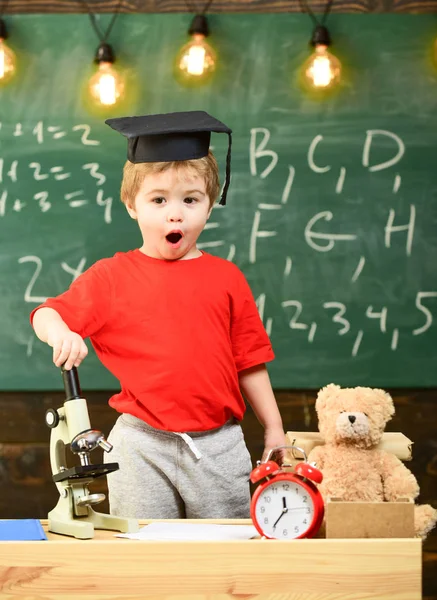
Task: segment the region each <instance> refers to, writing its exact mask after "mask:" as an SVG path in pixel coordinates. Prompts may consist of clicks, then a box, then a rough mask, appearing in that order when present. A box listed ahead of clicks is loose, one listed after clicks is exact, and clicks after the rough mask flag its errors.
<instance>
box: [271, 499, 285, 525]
mask: <svg viewBox="0 0 437 600" xmlns="http://www.w3.org/2000/svg"><path fill="white" fill-rule="evenodd" d="M282 506H283V509H282V512H281V514H280V515H279V517H278V518H277V519H276V521H275V523H274V525H273V529H275V528H276V525H277V524H278V523H279V520H280V519H282V517H283V516H284V515H285V513H287V512H288V508H287V500H286V498H285V496H282Z"/></svg>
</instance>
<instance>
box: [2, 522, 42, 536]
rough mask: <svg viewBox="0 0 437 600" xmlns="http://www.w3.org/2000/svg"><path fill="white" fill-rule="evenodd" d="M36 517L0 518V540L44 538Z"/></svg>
mask: <svg viewBox="0 0 437 600" xmlns="http://www.w3.org/2000/svg"><path fill="white" fill-rule="evenodd" d="M46 539H47V536H46V534H45V532H44V529H43V528H42V526H41V523H40V522H39V520H38V519H0V541H5V540H10V541H13V540H15V541H27V540H46Z"/></svg>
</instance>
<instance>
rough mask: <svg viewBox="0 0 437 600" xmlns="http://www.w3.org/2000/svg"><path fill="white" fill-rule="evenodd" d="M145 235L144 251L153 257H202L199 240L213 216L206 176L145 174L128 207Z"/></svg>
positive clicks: (178, 172)
mask: <svg viewBox="0 0 437 600" xmlns="http://www.w3.org/2000/svg"><path fill="white" fill-rule="evenodd" d="M126 208H127V210H128V213H129V214H130V216H131V217H132V218H133V219H136V220H137V221H138V225H139V227H140V230H141V234H142V236H143V246H142V248H141V250H142V251H143V252H144V253H145V254H147V255H148V256H151V257H152V258H159V259H164V260H180V259H191V258H196V257H197V256H200V254H201V253H200V250H198V249H197V246H196V242H197V238H198V237H199V235H200V234H201V232H202V230H203V228H204V227H205V224H206V222H207V220H208V217H209V215H210V213H211V210H212V209H210V206H209V196H208V195H207V193H206V186H205V181H204V179H203V177H200V176H199V175H197V173H195V172H192V171H189V170H183V169H180V170H176V169H174V168H170V169H168V170H167V171H164V172H162V173H156V174H154V175H146V177H145V178H144V181H143V183H142V184H141V187H140V189H139V190H138V194H137V195H136V197H135V202H134V206H133V207H126Z"/></svg>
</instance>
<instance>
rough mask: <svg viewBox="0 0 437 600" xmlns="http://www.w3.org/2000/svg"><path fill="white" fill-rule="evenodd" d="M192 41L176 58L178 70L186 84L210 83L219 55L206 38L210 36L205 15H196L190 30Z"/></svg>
mask: <svg viewBox="0 0 437 600" xmlns="http://www.w3.org/2000/svg"><path fill="white" fill-rule="evenodd" d="M188 33H189V35H191V36H192V39H191V41H189V42H188V43H187V44H185V45H184V46H183V47H182V48H181V50H180V51H179V53H178V55H177V58H176V70H177V71H178V74H179V76H180V77H181V79H182V81H184V82H187V83H188V82H193V83H194V82H200V83H205V82H206V81H208V80H209V79H210V77H211V75H212V74H213V72H214V71H215V67H216V63H217V55H216V53H215V52H214V50H213V49H212V48H211V46H210V45H209V44H208V43H207V42H206V40H205V38H206V37H207V36H208V35H209V28H208V21H207V19H206V16H205V15H203V14H202V15H196V16H195V17H194V19H193V21H192V22H191V25H190V28H189V30H188Z"/></svg>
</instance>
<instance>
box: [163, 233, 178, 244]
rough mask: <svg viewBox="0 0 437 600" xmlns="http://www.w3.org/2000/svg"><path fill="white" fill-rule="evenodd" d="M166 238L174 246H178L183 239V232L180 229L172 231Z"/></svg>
mask: <svg viewBox="0 0 437 600" xmlns="http://www.w3.org/2000/svg"><path fill="white" fill-rule="evenodd" d="M165 239H166V240H167V242H168V243H169V244H171V245H172V246H178V245H179V243H180V242H181V240H182V233H181V232H180V231H171V232H170V233H169V234H167V235H166V236H165Z"/></svg>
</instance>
